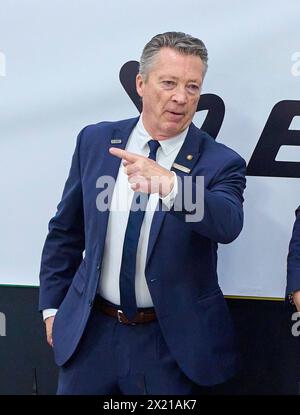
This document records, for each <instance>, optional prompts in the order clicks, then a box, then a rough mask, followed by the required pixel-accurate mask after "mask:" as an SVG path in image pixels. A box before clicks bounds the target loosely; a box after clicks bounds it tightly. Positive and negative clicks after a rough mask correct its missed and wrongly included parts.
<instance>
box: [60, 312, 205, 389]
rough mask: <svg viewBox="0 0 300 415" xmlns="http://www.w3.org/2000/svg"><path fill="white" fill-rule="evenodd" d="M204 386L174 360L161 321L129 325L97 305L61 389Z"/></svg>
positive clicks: (64, 368)
mask: <svg viewBox="0 0 300 415" xmlns="http://www.w3.org/2000/svg"><path fill="white" fill-rule="evenodd" d="M178 329H180V328H178ZM186 352H187V353H189V350H188V345H187V350H186ZM199 390H200V387H199V386H197V385H196V384H195V383H193V382H192V381H191V380H190V379H188V378H187V377H186V376H185V374H184V373H183V372H182V371H181V370H180V368H179V367H178V364H177V363H176V362H175V360H174V359H173V357H172V355H171V354H170V351H169V349H168V347H167V345H166V343H165V341H164V338H163V336H162V333H161V330H160V327H159V324H158V322H157V321H153V322H150V323H145V324H136V325H134V326H129V325H124V324H122V323H119V322H118V320H117V319H116V318H114V317H110V316H107V315H105V314H103V313H102V312H101V311H100V310H98V309H97V308H93V310H92V313H91V316H90V319H89V321H88V324H87V327H86V330H85V332H84V335H83V337H82V339H81V341H80V343H79V346H78V348H77V350H76V351H75V353H74V355H73V356H72V357H71V359H70V360H69V361H68V362H67V363H66V364H65V365H64V366H62V367H61V368H60V372H59V382H58V390H57V394H59V395H106V394H108V395H120V394H124V395H147V394H150V395H159V394H166V395H173V394H174V395H188V394H198V393H199Z"/></svg>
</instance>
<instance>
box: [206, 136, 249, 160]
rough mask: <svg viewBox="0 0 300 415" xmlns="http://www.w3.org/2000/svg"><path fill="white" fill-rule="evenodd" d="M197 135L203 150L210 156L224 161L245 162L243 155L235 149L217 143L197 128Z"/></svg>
mask: <svg viewBox="0 0 300 415" xmlns="http://www.w3.org/2000/svg"><path fill="white" fill-rule="evenodd" d="M198 136H199V140H200V141H201V142H202V145H203V149H204V151H205V152H207V154H208V155H209V156H210V157H212V158H216V159H222V160H223V161H224V162H225V161H228V162H230V161H232V162H235V163H238V164H242V165H245V164H246V162H245V160H244V159H243V157H241V155H240V154H238V153H237V152H236V151H235V150H233V149H232V148H230V147H228V146H226V145H225V144H222V143H219V142H218V141H216V140H215V139H214V138H213V137H212V136H210V135H209V134H208V133H206V132H205V131H203V130H201V129H199V128H198Z"/></svg>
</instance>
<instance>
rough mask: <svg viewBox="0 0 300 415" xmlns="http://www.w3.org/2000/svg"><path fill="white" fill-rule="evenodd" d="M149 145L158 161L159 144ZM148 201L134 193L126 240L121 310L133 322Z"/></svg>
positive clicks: (144, 195) (150, 142) (152, 141)
mask: <svg viewBox="0 0 300 415" xmlns="http://www.w3.org/2000/svg"><path fill="white" fill-rule="evenodd" d="M148 145H149V148H150V153H149V156H148V157H149V158H150V159H151V160H156V152H157V149H158V147H159V146H160V144H159V142H158V141H156V140H150V141H148ZM148 199H149V194H147V193H140V192H135V193H134V195H133V200H132V203H131V207H130V213H129V218H128V222H127V227H126V232H125V238H124V245H123V254H122V262H121V269H120V283H119V284H120V299H121V309H122V311H123V313H124V314H125V316H126V317H127V319H128V320H132V319H133V318H134V316H135V315H136V313H137V305H136V297H135V270H136V254H137V247H138V242H139V237H140V231H141V227H142V223H143V219H144V216H145V210H146V206H147V203H148ZM136 203H138V206H139V207H140V209H138V210H136V206H137V205H136ZM133 205H135V209H132V208H133Z"/></svg>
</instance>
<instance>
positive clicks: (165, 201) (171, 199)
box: [160, 171, 178, 209]
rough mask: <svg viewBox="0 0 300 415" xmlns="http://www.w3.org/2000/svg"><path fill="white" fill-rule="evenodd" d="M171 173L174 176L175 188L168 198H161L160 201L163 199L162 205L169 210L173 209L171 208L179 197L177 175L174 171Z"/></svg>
mask: <svg viewBox="0 0 300 415" xmlns="http://www.w3.org/2000/svg"><path fill="white" fill-rule="evenodd" d="M171 173H172V174H173V175H174V186H173V189H172V190H171V191H170V193H169V194H167V195H166V196H164V197H161V196H160V199H161V201H162V203H163V204H164V205H165V206H166V207H167V208H168V209H171V207H172V206H173V204H174V200H175V197H176V196H177V193H178V181H177V175H176V173H175V172H174V171H172V172H171Z"/></svg>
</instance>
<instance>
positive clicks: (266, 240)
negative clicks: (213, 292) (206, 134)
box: [0, 0, 300, 297]
mask: <svg viewBox="0 0 300 415" xmlns="http://www.w3.org/2000/svg"><path fill="white" fill-rule="evenodd" d="M299 17H300V3H299V1H298V0H290V1H288V2H282V1H279V0H278V1H277V0H273V1H271V0H269V1H265V2H263V3H262V2H261V1H260V0H254V1H251V2H250V1H249V2H246V1H234V0H225V1H222V0H202V1H201V0H198V1H196V0H185V2H184V3H182V1H180V0H172V1H170V0H168V1H165V0H163V1H162V0H151V1H148V2H141V1H137V0H126V1H121V0H110V1H109V2H108V1H103V0H98V1H96V0H72V1H71V0H64V1H63V2H62V1H58V0H51V1H50V0H44V1H43V2H41V1H38V0H26V1H21V0H19V1H17V0H2V1H1V5H0V56H1V58H0V65H1V69H0V189H1V196H0V197H1V199H0V200H1V203H0V229H1V236H0V284H16V285H38V273H39V262H40V255H41V250H42V246H43V243H44V239H45V236H46V233H47V224H48V221H49V219H50V217H51V216H53V214H54V213H55V210H56V205H57V203H58V202H59V199H60V196H61V192H62V189H63V185H64V182H65V179H66V176H67V174H68V170H69V167H70V161H71V156H72V153H73V149H74V144H75V139H76V136H77V134H78V132H79V131H80V130H81V128H82V127H83V126H85V125H87V124H90V123H95V122H98V121H101V120H117V119H122V118H129V117H132V116H135V115H137V111H136V109H135V107H134V106H133V104H131V102H130V100H129V98H128V97H127V95H126V93H125V92H124V91H123V89H122V87H121V85H120V83H119V80H118V74H119V69H120V67H121V66H122V65H123V63H125V62H126V61H128V60H132V59H135V60H138V59H139V56H140V53H141V50H142V48H143V46H144V44H145V43H146V42H147V41H148V40H149V39H150V38H151V37H152V36H153V35H155V34H156V33H160V32H164V31H167V30H178V31H185V32H188V33H190V34H192V35H194V36H197V37H200V38H201V39H203V40H204V41H205V43H206V46H207V48H208V52H209V71H208V74H207V77H206V80H205V84H204V87H203V93H215V94H218V95H219V96H221V97H222V99H223V100H224V102H225V105H226V114H225V119H224V123H223V126H222V129H221V131H220V133H219V137H218V140H219V141H221V142H223V143H224V144H226V145H228V146H230V147H232V148H234V149H235V150H236V151H238V152H239V153H240V154H241V155H242V156H243V157H244V158H245V159H246V161H247V162H248V161H249V159H250V157H251V155H252V152H253V150H254V148H255V146H256V144H257V141H258V138H259V136H260V134H261V132H262V129H263V127H264V125H265V122H266V120H267V118H268V116H269V113H270V111H271V109H272V107H273V106H274V104H275V103H277V102H278V101H280V100H283V99H295V100H297V99H300V76H295V74H294V75H293V73H292V65H293V61H292V55H293V54H294V53H295V52H297V51H300V25H299ZM3 57H4V59H3ZM4 64H5V68H4ZM4 75H5V76H4ZM298 118H299V117H298ZM195 122H196V124H197V123H200V121H199V116H197V117H196V118H195ZM200 124H201V123H200ZM293 127H294V128H296V129H300V122H299V119H296V118H295V120H294V123H293ZM289 150H290V149H288V148H287V154H288V156H290V157H294V158H295V156H293V154H292V153H291V150H290V152H289ZM299 161H300V160H299ZM53 166H55V167H53ZM245 198H246V202H245V226H244V229H243V232H242V234H241V235H240V237H239V238H238V239H237V240H236V241H235V242H234V243H232V244H230V245H228V246H220V251H219V276H220V281H221V286H222V288H223V290H224V292H225V293H226V294H233V295H254V296H272V297H282V296H283V295H284V286H285V278H286V255H287V250H288V243H289V239H290V236H291V230H292V225H293V222H294V210H295V209H296V207H297V206H298V205H299V204H300V180H299V179H283V178H264V177H249V178H248V186H247V190H246V193H245Z"/></svg>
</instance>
